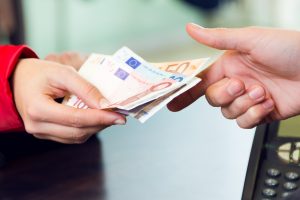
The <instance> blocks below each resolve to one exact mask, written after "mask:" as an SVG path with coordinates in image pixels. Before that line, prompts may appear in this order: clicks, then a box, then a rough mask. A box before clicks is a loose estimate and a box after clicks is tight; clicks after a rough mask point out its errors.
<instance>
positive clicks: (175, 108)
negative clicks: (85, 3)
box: [167, 102, 180, 112]
mask: <svg viewBox="0 0 300 200" xmlns="http://www.w3.org/2000/svg"><path fill="white" fill-rule="evenodd" d="M167 108H168V109H169V110H170V111H171V112H177V111H179V110H180V109H178V106H177V105H176V103H174V102H171V103H168V104H167Z"/></svg>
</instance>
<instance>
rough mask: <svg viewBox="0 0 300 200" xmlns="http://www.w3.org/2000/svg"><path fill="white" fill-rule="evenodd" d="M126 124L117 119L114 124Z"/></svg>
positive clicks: (122, 120)
mask: <svg viewBox="0 0 300 200" xmlns="http://www.w3.org/2000/svg"><path fill="white" fill-rule="evenodd" d="M125 123H126V122H125V120H124V119H117V120H116V121H114V124H116V125H124V124H125Z"/></svg>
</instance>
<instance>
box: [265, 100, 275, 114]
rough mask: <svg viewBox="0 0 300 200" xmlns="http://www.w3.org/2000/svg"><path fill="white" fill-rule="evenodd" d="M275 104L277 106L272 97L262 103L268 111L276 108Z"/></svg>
mask: <svg viewBox="0 0 300 200" xmlns="http://www.w3.org/2000/svg"><path fill="white" fill-rule="evenodd" d="M274 106H275V104H274V101H273V100H272V99H267V100H266V101H264V102H263V103H262V107H263V108H264V109H266V110H267V111H271V110H273V109H274Z"/></svg>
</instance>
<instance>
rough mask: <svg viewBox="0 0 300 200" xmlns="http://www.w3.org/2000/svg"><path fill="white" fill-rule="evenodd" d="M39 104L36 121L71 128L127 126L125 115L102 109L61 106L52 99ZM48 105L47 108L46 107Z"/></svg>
mask: <svg viewBox="0 0 300 200" xmlns="http://www.w3.org/2000/svg"><path fill="white" fill-rule="evenodd" d="M44 101H46V102H44V103H39V105H41V106H40V108H38V109H36V110H38V111H39V112H38V113H36V114H34V115H36V116H32V117H35V118H36V120H40V121H44V122H51V123H56V124H62V125H65V126H71V127H95V126H99V125H105V126H109V125H114V124H125V123H126V119H125V117H124V116H123V115H121V114H119V113H116V112H112V111H105V110H100V109H78V108H73V107H70V106H67V105H63V104H59V103H57V102H55V101H54V100H52V99H45V100H44ZM45 105H47V106H45Z"/></svg>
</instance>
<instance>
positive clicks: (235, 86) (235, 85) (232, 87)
mask: <svg viewBox="0 0 300 200" xmlns="http://www.w3.org/2000/svg"><path fill="white" fill-rule="evenodd" d="M243 89H244V88H243V87H242V85H241V84H240V83H239V82H237V81H231V82H230V83H229V86H228V87H227V91H228V93H229V94H230V95H231V96H236V95H238V94H240V93H241V92H242V91H243Z"/></svg>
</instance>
